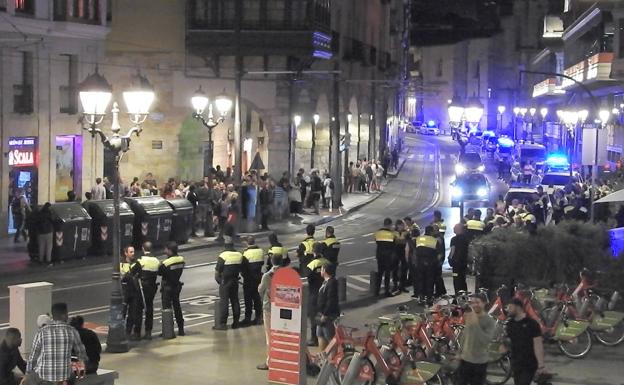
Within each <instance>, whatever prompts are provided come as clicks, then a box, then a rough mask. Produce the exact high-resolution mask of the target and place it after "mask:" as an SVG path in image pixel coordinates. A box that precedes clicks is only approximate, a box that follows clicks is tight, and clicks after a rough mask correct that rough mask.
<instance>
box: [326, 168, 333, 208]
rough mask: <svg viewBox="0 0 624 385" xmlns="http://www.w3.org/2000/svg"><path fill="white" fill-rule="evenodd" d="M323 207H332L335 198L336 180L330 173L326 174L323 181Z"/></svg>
mask: <svg viewBox="0 0 624 385" xmlns="http://www.w3.org/2000/svg"><path fill="white" fill-rule="evenodd" d="M323 191H325V194H323V207H324V208H326V209H327V208H330V207H331V205H332V199H333V198H334V181H333V180H332V179H331V177H330V176H329V174H325V180H324V181H323Z"/></svg>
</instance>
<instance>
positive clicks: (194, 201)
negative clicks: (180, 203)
mask: <svg viewBox="0 0 624 385" xmlns="http://www.w3.org/2000/svg"><path fill="white" fill-rule="evenodd" d="M196 188H197V187H196V186H195V184H193V183H191V184H190V185H189V186H188V191H187V192H186V196H185V198H186V199H187V200H188V201H189V202H191V205H192V206H193V219H192V221H191V237H196V236H197V207H198V206H199V199H198V198H197V193H196V192H195V190H196Z"/></svg>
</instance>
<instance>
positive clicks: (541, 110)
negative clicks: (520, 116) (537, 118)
mask: <svg viewBox="0 0 624 385" xmlns="http://www.w3.org/2000/svg"><path fill="white" fill-rule="evenodd" d="M540 115H541V116H542V144H543V145H546V115H548V108H546V107H542V108H541V109H540Z"/></svg>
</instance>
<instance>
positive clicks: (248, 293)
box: [241, 235, 264, 326]
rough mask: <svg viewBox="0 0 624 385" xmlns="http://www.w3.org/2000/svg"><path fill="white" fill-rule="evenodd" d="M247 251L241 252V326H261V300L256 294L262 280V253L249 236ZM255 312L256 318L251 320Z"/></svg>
mask: <svg viewBox="0 0 624 385" xmlns="http://www.w3.org/2000/svg"><path fill="white" fill-rule="evenodd" d="M246 242H247V249H245V251H243V265H242V276H243V295H244V299H245V318H244V319H243V321H242V322H241V326H249V325H261V324H262V300H261V299H260V294H259V293H258V285H260V280H261V279H262V266H263V265H264V251H262V249H261V248H259V247H258V246H257V245H256V239H255V238H254V237H253V236H252V235H250V236H248V237H247V239H246ZM253 312H255V315H256V317H255V318H254V319H252V318H251V315H252V313H253Z"/></svg>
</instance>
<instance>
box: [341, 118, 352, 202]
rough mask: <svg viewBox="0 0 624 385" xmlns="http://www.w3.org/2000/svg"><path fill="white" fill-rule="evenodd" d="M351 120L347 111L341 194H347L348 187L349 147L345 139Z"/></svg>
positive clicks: (348, 134) (347, 135) (348, 135)
mask: <svg viewBox="0 0 624 385" xmlns="http://www.w3.org/2000/svg"><path fill="white" fill-rule="evenodd" d="M351 120H353V114H352V113H351V111H347V126H346V127H345V149H344V176H343V178H344V179H343V180H344V181H345V183H343V186H344V187H343V192H344V193H347V192H348V190H349V186H348V185H347V183H346V182H347V178H348V177H349V175H348V174H349V147H350V146H349V145H347V142H348V141H347V140H346V138H348V137H350V133H349V130H350V128H351Z"/></svg>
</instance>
